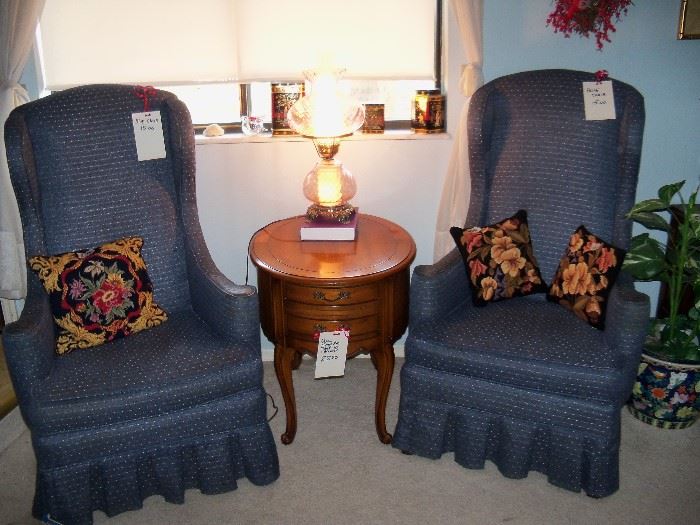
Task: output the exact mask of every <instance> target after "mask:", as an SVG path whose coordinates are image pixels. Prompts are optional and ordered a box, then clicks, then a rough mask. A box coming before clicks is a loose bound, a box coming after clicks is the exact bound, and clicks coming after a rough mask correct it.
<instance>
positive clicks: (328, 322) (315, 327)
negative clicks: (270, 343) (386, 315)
mask: <svg viewBox="0 0 700 525" xmlns="http://www.w3.org/2000/svg"><path fill="white" fill-rule="evenodd" d="M343 327H345V328H348V329H349V330H350V339H351V340H352V339H353V338H355V337H360V336H364V335H369V334H371V335H375V334H378V333H379V318H378V316H377V315H368V316H366V317H355V318H346V317H344V318H341V319H324V318H313V317H297V316H295V315H287V333H288V334H293V335H294V336H295V337H297V338H302V339H306V340H312V339H313V337H314V334H315V333H317V332H333V331H335V330H340V329H341V328H343Z"/></svg>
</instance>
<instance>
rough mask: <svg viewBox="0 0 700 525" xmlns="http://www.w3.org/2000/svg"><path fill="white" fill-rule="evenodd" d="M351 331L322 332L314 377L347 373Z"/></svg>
mask: <svg viewBox="0 0 700 525" xmlns="http://www.w3.org/2000/svg"><path fill="white" fill-rule="evenodd" d="M349 339H350V332H349V331H348V330H339V331H337V332H321V334H320V335H319V338H318V352H317V353H316V373H315V375H314V379H320V378H322V377H338V376H343V375H345V360H346V358H347V355H348V340H349Z"/></svg>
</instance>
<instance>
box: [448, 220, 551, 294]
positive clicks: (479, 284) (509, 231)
mask: <svg viewBox="0 0 700 525" xmlns="http://www.w3.org/2000/svg"><path fill="white" fill-rule="evenodd" d="M450 233H451V234H452V237H453V238H454V240H455V242H456V243H457V248H459V251H460V253H461V254H462V257H463V258H464V264H465V265H466V267H467V273H468V274H469V282H470V284H471V288H472V299H473V302H474V304H475V305H477V306H484V305H486V304H488V303H489V302H493V301H500V300H502V299H510V298H511V297H516V296H520V295H529V294H533V293H543V292H545V291H547V286H546V285H545V284H544V283H543V282H542V276H541V275H540V270H539V268H538V267H537V259H535V256H534V255H533V253H532V244H531V242H530V229H529V228H528V225H527V213H526V212H525V210H520V211H518V212H517V213H516V214H515V215H513V216H512V217H509V218H507V219H504V220H502V221H501V222H498V223H496V224H493V225H491V226H484V227H475V228H469V229H468V230H464V229H462V228H457V227H453V228H450Z"/></svg>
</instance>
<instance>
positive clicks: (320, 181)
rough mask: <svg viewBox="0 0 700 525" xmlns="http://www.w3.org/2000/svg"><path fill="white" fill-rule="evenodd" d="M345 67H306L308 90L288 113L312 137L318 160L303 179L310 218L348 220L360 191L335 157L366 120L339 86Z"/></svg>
mask: <svg viewBox="0 0 700 525" xmlns="http://www.w3.org/2000/svg"><path fill="white" fill-rule="evenodd" d="M341 74H342V70H321V71H316V70H314V71H305V72H304V76H305V77H306V80H307V84H308V86H309V89H308V94H307V95H305V96H304V97H302V98H300V99H299V100H298V101H297V102H296V103H295V104H294V105H293V106H292V107H291V108H290V109H289V112H288V113H287V121H288V122H289V125H290V127H291V128H292V129H294V131H296V132H297V133H299V134H300V135H302V136H304V137H307V138H310V139H312V140H313V143H314V146H316V152H317V153H318V156H319V157H320V160H319V162H318V163H317V164H316V166H314V168H313V169H312V170H311V171H310V172H309V173H308V174H307V175H306V178H305V179H304V196H305V197H306V198H307V199H308V200H310V201H311V203H312V204H311V205H310V206H309V208H308V209H307V211H306V216H307V218H308V219H310V220H315V219H321V220H326V221H335V222H341V223H345V222H349V221H350V220H351V219H352V217H353V215H354V213H355V208H354V207H353V206H352V204H350V202H349V201H350V199H352V197H353V196H354V195H355V193H356V191H357V185H356V184H355V179H354V177H353V176H352V174H351V173H350V172H349V171H348V170H347V169H346V168H345V167H344V166H343V163H342V162H341V161H339V160H338V159H336V158H335V155H336V154H337V153H338V149H339V148H340V139H341V138H342V137H346V136H349V135H352V133H353V132H355V131H356V130H358V129H359V128H360V127H361V126H362V123H363V122H364V120H365V111H364V108H363V106H362V104H359V103H358V102H356V101H355V100H354V99H352V98H351V97H349V96H347V95H345V94H344V93H343V92H342V90H341V89H340V85H339V79H340V75H341Z"/></svg>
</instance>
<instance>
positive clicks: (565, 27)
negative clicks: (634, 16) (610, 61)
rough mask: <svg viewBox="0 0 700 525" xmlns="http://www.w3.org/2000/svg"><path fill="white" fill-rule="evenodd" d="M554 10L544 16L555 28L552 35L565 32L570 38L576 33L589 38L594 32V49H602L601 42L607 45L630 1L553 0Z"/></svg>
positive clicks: (548, 23) (630, 3)
mask: <svg viewBox="0 0 700 525" xmlns="http://www.w3.org/2000/svg"><path fill="white" fill-rule="evenodd" d="M555 2H556V4H555V6H554V11H552V12H551V13H550V14H549V16H548V17H547V25H551V26H552V27H554V32H555V33H564V36H565V37H566V38H569V37H570V36H571V34H572V33H579V34H580V35H582V36H585V37H586V38H588V36H589V34H590V33H595V41H596V47H597V48H598V50H602V49H603V42H610V38H609V36H608V33H610V32H613V33H614V32H615V25H614V24H613V19H614V20H615V22H619V21H620V18H621V17H622V16H623V15H626V14H627V9H628V7H629V6H630V5H632V0H555Z"/></svg>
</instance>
